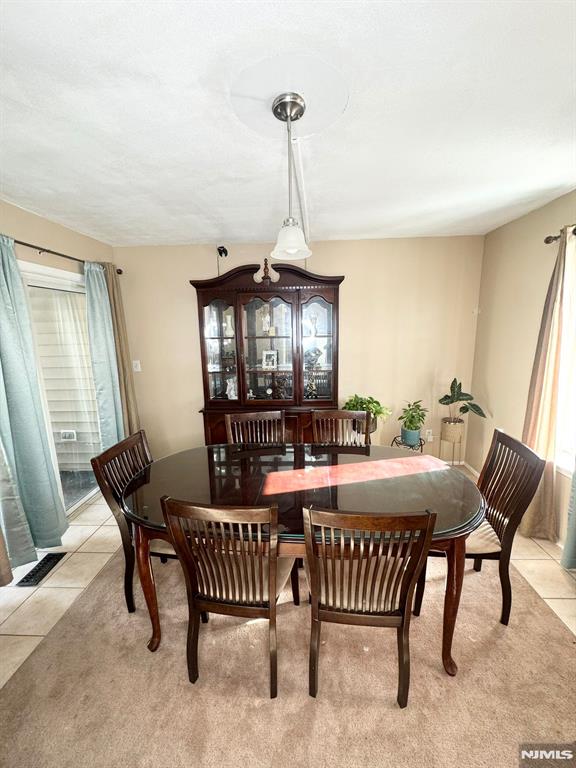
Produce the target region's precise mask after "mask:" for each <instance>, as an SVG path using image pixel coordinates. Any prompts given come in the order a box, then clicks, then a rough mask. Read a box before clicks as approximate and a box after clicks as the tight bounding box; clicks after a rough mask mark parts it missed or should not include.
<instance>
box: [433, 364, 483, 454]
mask: <svg viewBox="0 0 576 768" xmlns="http://www.w3.org/2000/svg"><path fill="white" fill-rule="evenodd" d="M473 400H474V396H473V395H470V394H469V393H468V392H462V384H461V382H459V381H458V380H457V379H452V383H451V384H450V392H449V393H448V394H447V395H442V397H441V398H440V400H438V402H439V403H440V405H447V406H448V410H449V413H450V415H449V416H448V417H446V418H444V419H442V432H441V434H440V438H441V439H442V440H446V441H447V442H449V443H461V442H462V433H463V431H464V419H461V418H460V417H459V416H458V412H459V413H461V414H464V413H468V411H472V413H475V414H477V415H478V416H481V417H482V418H483V419H485V418H486V414H485V413H484V411H483V410H482V408H480V406H479V405H478V404H477V403H473V402H472V401H473ZM458 403H464V405H461V406H460V408H458V411H457V410H456V406H457V404H458Z"/></svg>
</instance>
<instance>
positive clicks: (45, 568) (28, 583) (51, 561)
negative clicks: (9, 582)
mask: <svg viewBox="0 0 576 768" xmlns="http://www.w3.org/2000/svg"><path fill="white" fill-rule="evenodd" d="M67 554H68V553H67V552H50V553H49V554H48V555H44V557H43V558H42V560H40V562H39V563H38V565H35V566H34V568H32V570H31V571H28V573H27V574H26V576H24V578H23V579H20V581H19V582H18V584H16V586H17V587H35V586H37V585H38V584H40V582H41V581H42V579H43V578H44V577H45V576H47V575H48V574H49V573H50V571H51V570H52V568H54V566H55V565H56V564H57V563H59V562H60V560H62V558H63V557H66V555H67Z"/></svg>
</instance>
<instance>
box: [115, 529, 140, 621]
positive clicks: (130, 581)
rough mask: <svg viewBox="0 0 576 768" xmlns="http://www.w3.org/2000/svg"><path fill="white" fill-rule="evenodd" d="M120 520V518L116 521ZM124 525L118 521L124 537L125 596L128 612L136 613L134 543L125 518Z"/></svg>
mask: <svg viewBox="0 0 576 768" xmlns="http://www.w3.org/2000/svg"><path fill="white" fill-rule="evenodd" d="M116 522H118V520H117V521H116ZM123 522H124V525H122V524H121V523H119V522H118V528H119V529H120V535H121V537H122V547H123V549H124V598H125V600H126V608H127V609H128V613H134V611H135V610H136V605H135V604H134V586H133V585H134V562H135V560H136V556H135V554H134V544H133V543H132V535H131V533H130V528H129V527H128V523H127V522H126V521H125V520H124V521H123Z"/></svg>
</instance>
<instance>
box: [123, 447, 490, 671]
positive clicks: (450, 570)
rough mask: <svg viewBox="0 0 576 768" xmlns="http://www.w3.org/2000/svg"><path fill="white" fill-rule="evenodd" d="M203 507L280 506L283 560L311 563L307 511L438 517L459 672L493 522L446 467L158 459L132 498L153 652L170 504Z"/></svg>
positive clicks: (390, 452)
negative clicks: (472, 578) (158, 546)
mask: <svg viewBox="0 0 576 768" xmlns="http://www.w3.org/2000/svg"><path fill="white" fill-rule="evenodd" d="M163 496H170V497H172V498H175V499H180V500H185V501H188V502H192V503H196V504H213V505H225V506H235V507H239V506H271V505H273V504H276V505H277V506H278V556H279V557H292V558H293V557H297V558H304V557H305V556H306V547H305V543H304V528H303V515H302V509H303V508H304V507H307V508H309V507H314V508H316V509H328V510H339V511H340V512H357V513H360V514H362V515H371V514H373V515H382V514H390V515H403V514H405V513H408V512H422V511H424V510H429V511H430V512H435V513H436V516H437V517H436V525H435V529H434V534H433V539H432V547H431V548H432V549H433V550H434V551H441V552H444V553H445V555H446V560H447V577H446V588H445V595H444V614H443V630H442V662H443V665H444V669H445V670H446V672H447V673H448V674H449V675H455V674H456V672H457V670H458V667H457V664H456V662H455V661H454V659H453V657H452V640H453V636H454V628H455V624H456V617H457V614H458V605H459V602H460V594H461V591H462V583H463V578H464V565H465V554H466V538H467V536H468V535H469V534H470V533H471V532H472V531H473V530H475V529H476V528H477V527H478V526H479V525H480V523H481V522H482V520H483V519H484V506H485V503H484V500H483V497H482V494H481V493H480V491H479V490H478V488H477V486H476V485H475V484H474V483H473V482H472V481H471V480H470V479H469V478H468V477H466V476H465V475H464V474H463V473H462V472H460V471H459V470H458V469H456V468H455V467H452V466H450V465H448V464H447V463H446V462H444V461H442V460H440V459H438V458H436V457H434V456H431V455H428V454H415V453H414V452H412V451H407V450H404V449H401V448H393V447H384V446H377V445H368V446H334V445H310V444H302V443H293V444H281V445H208V446H201V447H197V448H191V449H188V450H184V451H180V452H179V453H175V454H172V455H170V456H166V457H165V458H162V459H159V460H156V461H154V462H153V463H152V464H150V465H149V466H148V467H146V468H145V469H144V470H142V471H141V472H139V473H138V474H137V475H135V476H134V478H133V479H132V481H131V482H130V483H129V484H128V485H127V487H126V488H125V490H124V493H123V495H122V499H121V501H122V505H123V510H124V514H125V516H126V518H127V519H128V520H129V522H130V523H131V524H132V526H133V529H134V546H135V550H136V563H137V567H138V573H139V577H140V583H141V586H142V591H143V593H144V598H145V600H146V605H147V607H148V611H149V615H150V621H151V624H152V636H151V638H150V640H149V642H148V648H149V650H151V651H156V650H157V649H158V647H159V645H160V640H161V627H160V617H159V612H158V599H157V595H156V586H155V580H154V572H153V570H152V565H151V560H150V542H152V541H154V540H155V539H163V540H165V541H168V542H170V535H169V533H168V531H167V528H166V524H165V521H164V518H163V515H162V506H161V498H162V497H163Z"/></svg>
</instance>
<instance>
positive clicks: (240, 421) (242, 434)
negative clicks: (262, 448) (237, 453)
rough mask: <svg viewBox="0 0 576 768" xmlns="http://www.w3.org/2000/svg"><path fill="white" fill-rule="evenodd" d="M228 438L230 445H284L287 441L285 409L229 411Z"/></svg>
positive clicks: (226, 418)
mask: <svg viewBox="0 0 576 768" xmlns="http://www.w3.org/2000/svg"><path fill="white" fill-rule="evenodd" d="M224 419H225V422H226V439H227V441H228V443H229V444H230V445H246V444H249V443H258V444H263V445H266V444H274V445H282V443H285V442H286V424H285V420H284V411H255V412H254V413H227V414H226V415H225V417H224Z"/></svg>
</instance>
